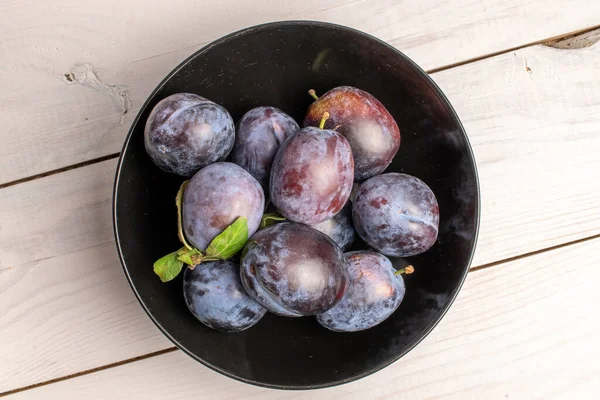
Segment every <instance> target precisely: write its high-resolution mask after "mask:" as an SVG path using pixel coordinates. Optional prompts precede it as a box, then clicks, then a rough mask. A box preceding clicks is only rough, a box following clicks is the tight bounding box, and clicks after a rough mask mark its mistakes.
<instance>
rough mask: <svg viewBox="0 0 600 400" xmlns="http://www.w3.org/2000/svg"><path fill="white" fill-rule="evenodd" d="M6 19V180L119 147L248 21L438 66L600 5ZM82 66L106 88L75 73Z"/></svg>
mask: <svg viewBox="0 0 600 400" xmlns="http://www.w3.org/2000/svg"><path fill="white" fill-rule="evenodd" d="M0 15H2V16H3V21H4V22H3V23H2V24H1V25H0V37H1V38H2V39H1V43H2V51H1V52H0V87H2V90H1V91H0V110H1V112H0V126H2V127H3V129H2V130H0V142H1V143H2V146H0V184H2V183H6V182H9V181H13V180H17V179H21V178H24V177H28V176H32V175H36V174H40V173H43V172H46V171H49V170H54V169H58V168H61V167H64V166H67V165H72V164H75V163H79V162H82V161H86V160H90V159H94V158H98V157H102V156H105V155H107V154H112V153H116V152H118V151H119V150H120V148H121V145H122V143H123V138H124V136H125V134H126V131H127V129H128V127H129V126H130V124H131V122H132V120H133V118H134V116H135V115H136V113H137V112H138V109H139V107H140V106H141V105H142V103H143V101H144V100H145V98H146V97H147V96H148V95H149V94H150V92H151V90H152V89H153V88H154V87H155V86H156V85H157V84H158V83H159V81H160V80H161V79H162V78H163V77H164V76H165V75H166V74H167V73H168V72H169V71H170V70H171V69H172V68H174V67H175V66H176V65H177V64H178V63H179V62H180V61H181V60H183V59H184V58H185V57H187V56H188V55H190V54H191V53H192V52H193V51H195V50H197V49H198V48H200V47H201V46H202V45H204V44H205V43H207V42H208V41H211V40H214V39H216V38H218V37H220V36H222V35H224V34H227V33H229V32H231V31H234V30H237V29H240V28H243V27H246V26H250V25H253V24H257V23H262V22H268V21H274V20H287V19H308V20H314V19H318V20H323V21H329V22H335V23H340V24H345V25H349V26H351V27H354V28H357V29H360V30H363V31H366V32H368V33H371V34H373V35H376V36H378V37H380V38H382V39H384V40H386V41H388V42H390V43H391V44H392V45H394V46H396V47H398V48H399V49H401V50H403V51H404V52H406V53H407V54H408V55H409V56H410V57H412V58H413V59H414V60H415V61H417V62H418V63H419V64H420V65H422V66H423V67H424V68H426V69H432V68H439V67H443V66H445V65H449V64H454V63H457V62H461V61H464V60H467V59H471V58H475V57H480V56H482V55H485V54H490V53H494V52H499V51H502V50H504V49H508V48H513V47H516V46H520V45H523V44H526V43H531V42H534V41H539V40H543V39H546V38H549V37H553V36H556V35H561V34H565V33H568V32H572V31H575V30H579V29H584V28H588V27H591V26H594V25H597V24H598V23H599V21H600V2H597V1H593V0H574V1H571V2H569V4H568V5H566V4H565V2H564V1H562V0H531V1H527V2H523V1H520V0H502V1H498V0H482V1H475V2H473V1H467V0H465V1H462V2H460V4H458V3H457V2H448V1H445V0H427V1H420V2H414V1H411V0H402V1H392V0H376V1H367V0H326V1H323V0H307V1H302V2H297V1H292V0H284V1H279V2H274V1H265V0H253V1H245V2H239V1H236V0H224V1H220V2H218V3H217V2H214V1H208V0H203V1H189V0H176V1H171V2H168V3H164V4H162V5H159V4H152V5H149V4H148V3H147V2H142V1H141V0H130V1H127V2H124V1H120V0H119V1H117V0H108V1H94V2H89V1H88V2H80V1H75V0H66V1H62V2H60V3H59V4H55V3H49V2H46V1H40V0H26V1H20V2H4V3H3V4H2V5H0ZM81 63H84V64H88V65H91V66H92V67H93V71H94V73H95V74H97V77H98V79H99V81H100V83H99V84H100V85H105V86H97V87H96V89H91V88H89V87H84V86H82V85H79V84H74V83H72V82H69V81H67V80H65V74H69V73H72V72H73V66H74V65H76V64H81ZM111 86H116V87H111ZM125 112H126V114H125Z"/></svg>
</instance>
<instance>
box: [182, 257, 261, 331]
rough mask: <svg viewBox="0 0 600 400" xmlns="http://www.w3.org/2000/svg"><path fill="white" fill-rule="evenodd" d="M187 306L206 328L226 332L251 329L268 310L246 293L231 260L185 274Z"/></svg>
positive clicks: (236, 266)
mask: <svg viewBox="0 0 600 400" xmlns="http://www.w3.org/2000/svg"><path fill="white" fill-rule="evenodd" d="M183 295H184V298H185V304H186V305H187V306H188V308H189V310H190V311H191V312H192V314H194V316H195V317H196V318H197V319H198V320H199V321H200V322H202V323H203V324H204V325H206V326H208V327H210V328H213V329H216V330H220V331H225V332H238V331H243V330H245V329H248V328H250V327H251V326H253V325H254V324H256V323H257V322H258V321H260V319H261V318H262V317H263V315H265V313H266V312H267V310H266V309H265V308H263V307H262V306H261V305H260V304H258V303H257V302H256V301H254V299H253V298H251V297H250V296H248V294H247V293H246V292H245V291H244V287H243V286H242V282H241V281H240V274H239V266H238V265H237V264H236V263H235V262H233V261H232V260H224V261H207V262H204V263H202V264H201V265H199V266H197V267H195V268H194V269H193V270H191V269H189V268H186V269H185V272H184V273H183Z"/></svg>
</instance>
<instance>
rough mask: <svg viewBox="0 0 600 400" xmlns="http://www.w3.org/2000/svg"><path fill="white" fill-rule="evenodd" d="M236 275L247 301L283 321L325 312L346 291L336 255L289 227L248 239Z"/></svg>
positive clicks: (313, 234) (314, 236) (325, 242)
mask: <svg viewBox="0 0 600 400" xmlns="http://www.w3.org/2000/svg"><path fill="white" fill-rule="evenodd" d="M240 274H241V278H242V284H243V285H244V288H245V289H246V292H248V294H249V295H250V296H252V297H254V299H255V300H256V301H258V302H259V303H261V304H262V305H263V306H264V307H265V308H266V309H267V310H269V311H271V312H272V313H274V314H278V315H282V316H288V317H299V316H303V315H315V314H320V313H323V312H325V311H327V310H328V309H330V308H331V307H332V306H334V305H335V304H336V303H337V302H338V301H339V300H340V299H341V298H342V296H343V295H344V292H345V290H346V286H347V277H346V264H345V260H344V255H343V253H342V251H341V249H340V248H339V247H338V246H337V245H336V244H335V243H334V242H333V240H331V239H330V238H329V237H328V236H327V235H325V234H324V233H321V232H319V231H317V230H316V229H313V228H311V227H309V226H307V225H302V224H297V223H293V222H282V223H279V224H275V225H272V226H270V227H268V228H265V229H262V230H260V231H258V232H257V233H256V234H255V235H254V236H252V237H251V238H250V240H249V241H248V243H246V246H245V248H244V250H243V253H242V261H241V268H240Z"/></svg>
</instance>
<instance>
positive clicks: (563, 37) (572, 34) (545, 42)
mask: <svg viewBox="0 0 600 400" xmlns="http://www.w3.org/2000/svg"><path fill="white" fill-rule="evenodd" d="M596 30H598V31H599V32H600V25H595V26H592V27H588V28H584V29H579V30H576V31H572V32H568V33H564V34H561V35H558V36H552V37H550V38H546V39H542V40H538V41H535V42H530V43H526V44H523V45H520V46H515V47H511V48H508V49H504V50H501V51H497V52H493V53H488V54H484V55H482V56H479V57H474V58H470V59H467V60H464V61H460V62H457V63H453V64H448V65H445V66H442V67H439V68H433V69H429V70H426V71H425V72H427V73H428V74H435V73H437V72H441V71H446V70H449V69H452V68H456V67H460V66H462V65H467V64H471V63H475V62H478V61H481V60H485V59H488V58H492V57H496V56H499V55H501V54H506V53H510V52H512V51H516V50H520V49H524V48H526V47H531V46H537V45H549V46H552V47H555V44H556V43H557V42H560V41H562V40H567V39H568V40H572V39H576V38H577V37H578V36H580V35H587V34H589V33H591V32H594V31H596ZM564 49H565V50H567V49H568V48H564ZM573 49H576V47H574V48H573ZM119 155H120V153H112V154H108V155H106V156H102V157H97V158H93V159H91V160H87V161H83V162H80V163H77V164H71V165H67V166H65V167H62V168H57V169H53V170H50V171H47V172H43V173H40V174H35V175H31V176H28V177H25V178H20V179H16V180H14V181H9V182H6V183H2V184H0V189H4V188H6V187H9V186H15V185H18V184H21V183H25V182H30V181H33V180H35V179H40V178H45V177H47V176H52V175H56V174H60V173H61V172H66V171H70V170H73V169H76V168H81V167H86V166H88V165H92V164H96V163H99V162H102V161H106V160H110V159H113V158H117V157H119ZM499 262H503V261H499Z"/></svg>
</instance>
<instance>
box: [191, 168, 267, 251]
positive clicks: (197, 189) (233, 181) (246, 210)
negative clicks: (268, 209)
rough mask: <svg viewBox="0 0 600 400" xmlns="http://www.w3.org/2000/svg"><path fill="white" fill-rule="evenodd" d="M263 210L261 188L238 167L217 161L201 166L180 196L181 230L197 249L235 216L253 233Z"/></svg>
mask: <svg viewBox="0 0 600 400" xmlns="http://www.w3.org/2000/svg"><path fill="white" fill-rule="evenodd" d="M264 208H265V195H264V193H263V190H262V187H261V186H260V184H259V183H258V182H257V181H256V179H254V178H253V177H252V176H251V175H250V174H249V173H248V172H246V171H245V170H244V169H242V168H241V167H240V166H238V165H236V164H233V163H228V162H220V163H214V164H211V165H209V166H207V167H204V168H203V169H201V170H200V171H198V172H197V173H196V174H195V175H194V177H193V178H192V179H191V180H190V182H189V184H188V185H187V187H186V189H185V193H184V194H183V231H184V233H185V236H186V238H187V239H188V240H189V241H190V243H191V244H192V245H194V247H196V248H197V249H198V250H202V251H204V250H206V247H207V246H208V245H209V244H210V242H211V241H212V240H213V239H214V238H215V236H217V235H218V234H220V233H221V232H223V230H225V228H227V227H228V226H229V225H231V224H232V223H233V222H235V220H236V219H237V218H238V217H246V219H247V220H248V235H252V234H254V232H256V230H257V229H258V226H259V224H260V219H261V217H262V214H263V211H264Z"/></svg>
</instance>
